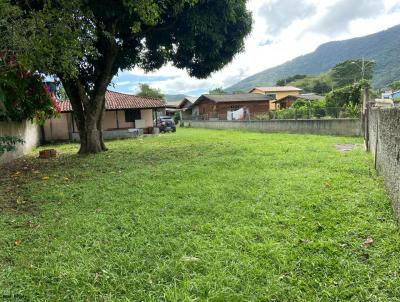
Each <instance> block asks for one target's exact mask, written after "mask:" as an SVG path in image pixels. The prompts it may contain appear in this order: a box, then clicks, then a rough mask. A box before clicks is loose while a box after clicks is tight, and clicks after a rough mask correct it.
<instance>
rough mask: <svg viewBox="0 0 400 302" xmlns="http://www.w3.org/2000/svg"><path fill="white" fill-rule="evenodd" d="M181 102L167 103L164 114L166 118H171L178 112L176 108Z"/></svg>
mask: <svg viewBox="0 0 400 302" xmlns="http://www.w3.org/2000/svg"><path fill="white" fill-rule="evenodd" d="M180 103H181V101H168V102H167V103H166V104H165V114H166V115H167V116H173V115H174V114H175V113H176V112H178V111H179V110H178V106H179V104H180Z"/></svg>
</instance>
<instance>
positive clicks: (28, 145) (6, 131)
mask: <svg viewBox="0 0 400 302" xmlns="http://www.w3.org/2000/svg"><path fill="white" fill-rule="evenodd" d="M0 136H16V137H19V138H21V139H23V140H24V141H25V143H24V144H22V145H21V144H18V145H17V149H16V150H15V151H11V152H6V153H4V154H3V155H1V156H0V164H3V163H6V162H9V161H12V160H14V159H16V158H18V157H21V156H23V155H25V154H27V153H29V152H31V151H32V150H33V149H34V148H36V147H37V146H38V145H39V143H40V128H39V126H38V125H36V124H32V123H31V122H29V121H23V122H20V123H19V122H0Z"/></svg>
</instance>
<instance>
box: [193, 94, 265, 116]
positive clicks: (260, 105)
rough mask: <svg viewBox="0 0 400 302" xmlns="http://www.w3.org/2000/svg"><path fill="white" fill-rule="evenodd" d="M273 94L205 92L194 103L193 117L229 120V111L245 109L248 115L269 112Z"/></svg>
mask: <svg viewBox="0 0 400 302" xmlns="http://www.w3.org/2000/svg"><path fill="white" fill-rule="evenodd" d="M271 100H273V98H272V97H271V96H268V95H262V94H256V93H244V94H203V95H201V96H200V97H199V98H198V99H197V100H196V101H195V102H194V103H193V104H192V105H191V109H192V118H194V119H203V120H227V119H228V113H229V112H232V111H236V110H239V109H242V108H243V109H245V112H246V116H247V117H248V118H250V117H251V116H256V115H260V114H265V113H268V112H269V110H270V101H271Z"/></svg>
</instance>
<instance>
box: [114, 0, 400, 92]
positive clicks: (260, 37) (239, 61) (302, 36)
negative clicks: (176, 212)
mask: <svg viewBox="0 0 400 302" xmlns="http://www.w3.org/2000/svg"><path fill="white" fill-rule="evenodd" d="M279 1H281V2H282V1H283V2H284V4H285V5H283V6H282V7H284V8H287V7H288V6H290V4H292V8H293V7H294V8H296V11H299V12H303V13H301V14H300V17H296V18H293V17H292V15H288V16H287V18H288V19H290V22H286V21H282V18H281V17H278V18H276V17H275V20H278V23H279V22H280V21H282V22H283V23H282V24H283V25H282V28H280V29H275V30H274V31H277V33H275V34H273V35H271V34H270V32H271V30H269V31H268V28H267V26H268V22H267V21H266V18H268V16H265V14H263V13H260V12H262V11H263V10H262V9H263V7H264V8H265V7H266V6H268V7H278V8H279V7H280V6H279V5H278V6H276V5H277V4H276V3H277V2H279ZM344 2H346V3H350V2H351V3H352V4H353V6H352V7H350V8H349V7H348V5H347V4H346V3H344ZM361 4H364V5H363V7H359V6H361ZM274 5H275V6H274ZM301 5H305V6H306V8H305V9H304V7H301ZM398 5H399V1H398V0H324V1H322V0H301V1H296V0H290V1H289V0H278V1H277V0H250V1H249V2H248V4H247V6H248V8H249V9H250V10H251V11H252V12H253V19H254V24H253V31H252V33H251V35H250V36H249V37H248V38H247V39H246V41H245V44H246V48H245V51H244V52H243V53H241V54H239V55H237V56H236V57H235V58H234V60H233V62H231V63H230V64H228V65H227V66H225V68H223V69H222V70H220V71H219V72H216V73H213V74H212V75H210V77H208V78H207V79H202V80H198V79H195V78H191V77H189V76H188V75H187V73H186V72H185V71H184V70H179V69H177V68H174V67H172V66H171V65H167V66H164V67H163V68H161V69H160V70H158V71H155V72H151V73H147V74H146V73H145V72H144V71H143V70H140V69H134V70H131V71H126V72H124V75H127V76H128V75H130V76H135V77H137V76H139V77H140V76H147V77H149V76H150V77H154V78H153V79H152V80H151V81H149V84H150V85H151V86H154V87H157V88H160V89H161V90H162V91H163V92H164V93H167V94H177V93H179V94H180V93H183V94H189V95H190V94H192V95H193V94H200V93H202V92H207V91H208V90H210V89H212V88H216V87H228V86H231V85H233V84H235V83H236V82H238V81H240V80H241V79H243V78H245V77H247V76H250V75H253V74H255V73H257V72H260V71H263V70H265V69H266V68H269V67H273V66H276V65H279V64H281V63H284V62H285V61H288V60H291V59H293V58H295V57H297V56H299V55H303V54H306V53H309V52H312V51H314V50H315V49H316V48H317V47H318V46H319V45H320V44H322V43H325V42H328V41H332V40H340V39H348V38H352V37H359V36H363V35H367V34H372V33H375V32H378V31H381V30H384V29H387V28H389V27H391V26H394V25H397V24H398V23H399V21H398V20H400V10H399V9H397V7H398ZM312 7H314V8H315V11H314V12H313V9H312ZM346 7H347V8H348V10H349V12H348V11H347V10H346V9H345V8H346ZM292 8H289V10H292ZM280 10H282V8H280ZM268 13H269V14H270V15H273V14H274V13H275V12H274V11H273V10H269V11H268ZM279 13H281V11H279V12H277V14H279ZM288 14H289V13H288ZM335 20H336V21H337V22H342V23H343V24H339V25H337V24H335ZM318 25H319V26H320V28H319V27H318ZM267 32H269V34H266V33H267ZM121 81H123V82H126V81H130V79H129V78H128V77H124V78H123V79H121ZM116 87H117V89H119V88H120V87H121V86H119V85H118V83H117V85H116ZM122 88H123V89H125V91H126V89H129V90H130V91H131V92H135V90H136V89H137V81H136V82H135V81H132V83H130V84H127V85H126V86H122ZM122 88H121V89H122Z"/></svg>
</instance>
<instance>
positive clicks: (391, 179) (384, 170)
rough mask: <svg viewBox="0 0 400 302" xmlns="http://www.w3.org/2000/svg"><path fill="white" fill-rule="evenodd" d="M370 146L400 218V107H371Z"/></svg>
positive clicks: (394, 208) (396, 213) (377, 167)
mask: <svg viewBox="0 0 400 302" xmlns="http://www.w3.org/2000/svg"><path fill="white" fill-rule="evenodd" d="M368 132H369V147H370V150H371V153H372V156H373V157H374V159H375V166H376V169H377V171H378V173H379V175H381V176H382V177H383V179H384V182H385V188H386V191H387V192H388V194H389V196H390V198H391V199H392V202H393V210H394V212H395V215H396V216H397V218H398V219H400V108H390V109H371V110H370V114H369V129H368Z"/></svg>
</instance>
